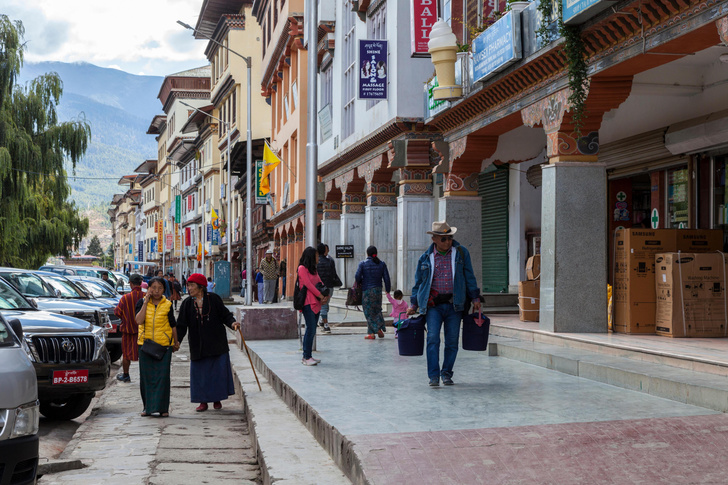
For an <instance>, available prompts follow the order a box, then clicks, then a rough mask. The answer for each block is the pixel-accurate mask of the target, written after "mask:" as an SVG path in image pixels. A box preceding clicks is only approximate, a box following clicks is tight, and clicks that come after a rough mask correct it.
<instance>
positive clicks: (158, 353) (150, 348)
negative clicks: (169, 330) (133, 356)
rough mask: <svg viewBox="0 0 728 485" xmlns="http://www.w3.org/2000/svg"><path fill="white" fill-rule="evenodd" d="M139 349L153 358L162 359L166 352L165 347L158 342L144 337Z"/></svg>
mask: <svg viewBox="0 0 728 485" xmlns="http://www.w3.org/2000/svg"><path fill="white" fill-rule="evenodd" d="M141 351H142V352H144V353H145V354H147V355H148V356H149V357H151V358H152V359H154V360H162V359H163V358H164V354H166V353H167V347H165V346H164V345H161V344H158V343H157V342H155V341H154V340H152V339H144V343H143V344H142V348H141Z"/></svg>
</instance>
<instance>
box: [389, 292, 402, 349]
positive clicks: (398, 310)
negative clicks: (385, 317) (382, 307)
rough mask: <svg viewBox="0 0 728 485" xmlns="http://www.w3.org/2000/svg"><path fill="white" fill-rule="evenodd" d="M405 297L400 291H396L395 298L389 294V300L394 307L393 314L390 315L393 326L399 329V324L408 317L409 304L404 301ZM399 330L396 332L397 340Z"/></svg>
mask: <svg viewBox="0 0 728 485" xmlns="http://www.w3.org/2000/svg"><path fill="white" fill-rule="evenodd" d="M403 297H404V295H403V294H402V292H401V291H400V290H394V296H392V295H390V294H389V293H387V300H389V303H390V304H391V305H392V313H390V314H389V316H390V317H392V318H393V320H392V325H394V328H398V326H397V325H398V324H399V322H400V321H401V320H404V317H405V316H406V315H407V302H406V301H404V300H403ZM398 332H399V330H395V331H394V338H397V333H398Z"/></svg>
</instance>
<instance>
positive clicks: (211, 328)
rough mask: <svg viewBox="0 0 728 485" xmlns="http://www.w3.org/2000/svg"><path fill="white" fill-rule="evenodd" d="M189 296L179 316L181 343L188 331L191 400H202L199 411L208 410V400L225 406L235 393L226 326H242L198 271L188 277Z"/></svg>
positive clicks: (220, 406) (216, 406) (197, 401)
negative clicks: (208, 287) (223, 402)
mask: <svg viewBox="0 0 728 485" xmlns="http://www.w3.org/2000/svg"><path fill="white" fill-rule="evenodd" d="M187 291H188V292H189V293H190V297H189V298H187V299H186V300H185V301H183V302H182V305H181V306H180V309H179V317H177V338H178V339H179V342H180V343H181V342H182V340H183V339H184V338H185V335H186V334H187V332H188V331H189V337H190V341H189V346H190V361H191V362H190V400H191V401H192V402H196V403H200V405H199V406H198V407H197V411H198V412H202V411H207V403H208V402H211V401H212V402H213V403H214V404H213V407H214V408H215V409H220V408H222V403H221V401H223V400H225V399H227V398H228V396H232V395H233V394H235V384H234V382H233V373H232V367H231V365H230V348H229V347H228V337H227V332H226V330H225V326H227V327H230V328H231V329H233V330H237V329H238V328H240V324H239V323H238V322H236V321H235V316H234V315H233V314H232V313H231V312H230V310H228V309H227V307H226V306H225V305H224V304H223V303H222V298H220V296H218V295H216V294H215V293H208V292H207V280H206V279H205V277H204V276H203V275H201V274H199V273H195V274H192V275H190V277H189V278H188V279H187Z"/></svg>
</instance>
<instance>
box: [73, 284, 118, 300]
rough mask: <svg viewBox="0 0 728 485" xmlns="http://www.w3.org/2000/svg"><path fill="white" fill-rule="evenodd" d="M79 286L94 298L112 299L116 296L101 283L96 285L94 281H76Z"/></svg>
mask: <svg viewBox="0 0 728 485" xmlns="http://www.w3.org/2000/svg"><path fill="white" fill-rule="evenodd" d="M76 283H78V284H79V285H82V286H83V287H84V288H85V289H86V291H88V292H89V293H91V295H93V297H94V298H114V297H116V294H115V293H114V292H112V291H111V290H110V289H109V288H107V287H106V286H105V285H104V284H103V283H96V282H95V281H88V280H84V281H76Z"/></svg>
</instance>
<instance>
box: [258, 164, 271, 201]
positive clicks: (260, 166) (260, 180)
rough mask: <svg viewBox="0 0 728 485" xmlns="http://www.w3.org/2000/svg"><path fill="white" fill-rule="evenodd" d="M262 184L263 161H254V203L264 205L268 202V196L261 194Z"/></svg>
mask: <svg viewBox="0 0 728 485" xmlns="http://www.w3.org/2000/svg"><path fill="white" fill-rule="evenodd" d="M262 182H263V160H256V161H255V203H256V204H265V203H266V202H267V201H268V196H267V195H266V194H264V193H263V189H262V187H261V186H260V185H261V183H262Z"/></svg>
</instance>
